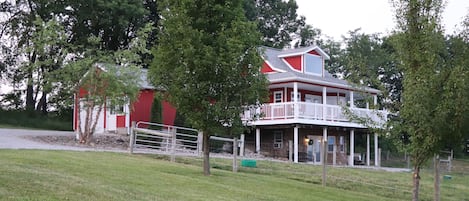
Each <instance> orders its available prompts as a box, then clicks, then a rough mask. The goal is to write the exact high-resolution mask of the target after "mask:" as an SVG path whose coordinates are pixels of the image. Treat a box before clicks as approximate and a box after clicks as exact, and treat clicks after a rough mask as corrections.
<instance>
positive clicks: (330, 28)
mask: <svg viewBox="0 0 469 201" xmlns="http://www.w3.org/2000/svg"><path fill="white" fill-rule="evenodd" d="M296 2H297V4H298V11H297V12H298V14H299V15H303V16H305V17H306V22H307V23H308V24H311V25H312V26H313V27H315V28H319V29H321V30H322V33H323V34H324V35H328V36H331V37H333V38H334V39H336V40H339V39H341V36H342V35H346V34H347V32H348V31H350V30H354V29H356V28H362V31H363V32H364V33H368V34H370V33H378V32H379V33H384V34H386V33H389V32H390V31H391V30H392V29H394V28H395V26H396V24H395V19H394V13H393V8H392V6H391V4H390V3H389V0H296ZM468 12H469V0H448V4H447V6H446V8H445V12H444V13H443V24H444V26H445V30H446V33H448V34H450V33H453V31H454V27H455V26H456V25H459V24H460V22H461V21H462V19H463V17H464V16H465V15H466V14H467V13H468Z"/></svg>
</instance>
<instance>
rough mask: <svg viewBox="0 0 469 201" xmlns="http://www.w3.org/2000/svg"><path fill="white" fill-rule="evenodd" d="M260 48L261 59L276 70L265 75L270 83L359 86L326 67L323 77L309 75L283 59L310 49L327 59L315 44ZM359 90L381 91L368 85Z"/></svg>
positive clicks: (353, 88)
mask: <svg viewBox="0 0 469 201" xmlns="http://www.w3.org/2000/svg"><path fill="white" fill-rule="evenodd" d="M261 50H263V52H264V56H263V59H264V60H265V61H266V62H267V63H268V64H269V65H270V66H271V67H272V69H274V70H276V71H277V72H275V73H269V74H267V75H266V77H267V79H268V80H269V81H270V82H271V83H274V82H289V81H302V82H307V83H311V84H319V85H326V86H334V87H339V88H344V89H350V90H357V88H359V87H357V86H355V85H352V84H350V83H349V82H348V81H346V80H342V79H338V78H335V77H334V76H332V74H330V73H329V72H328V71H327V70H326V69H324V77H321V76H316V75H311V74H305V73H302V72H298V71H295V70H293V69H292V68H290V67H289V66H288V64H287V63H286V62H285V61H284V60H283V58H285V57H290V56H297V55H302V54H305V53H308V52H310V51H312V50H315V51H316V52H318V53H319V54H320V55H321V56H323V54H324V58H325V59H329V55H327V54H326V53H325V52H324V51H323V50H322V49H321V48H319V47H318V46H316V45H313V46H309V47H303V48H297V49H289V50H281V49H276V48H271V47H265V46H262V47H261ZM359 90H364V91H367V92H370V93H375V94H379V93H381V92H380V91H379V90H377V89H373V88H370V87H363V88H360V89H359Z"/></svg>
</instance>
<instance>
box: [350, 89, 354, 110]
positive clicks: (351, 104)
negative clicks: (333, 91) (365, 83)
mask: <svg viewBox="0 0 469 201" xmlns="http://www.w3.org/2000/svg"><path fill="white" fill-rule="evenodd" d="M350 107H355V103H354V102H353V91H350Z"/></svg>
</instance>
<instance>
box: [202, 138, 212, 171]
mask: <svg viewBox="0 0 469 201" xmlns="http://www.w3.org/2000/svg"><path fill="white" fill-rule="evenodd" d="M203 132H204V134H203V139H202V145H203V151H204V175H205V176H210V161H209V160H210V145H209V139H210V134H209V133H208V132H207V131H203Z"/></svg>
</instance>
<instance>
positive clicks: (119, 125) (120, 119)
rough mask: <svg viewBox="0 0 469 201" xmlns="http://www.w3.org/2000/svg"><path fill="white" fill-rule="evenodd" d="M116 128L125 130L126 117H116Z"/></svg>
mask: <svg viewBox="0 0 469 201" xmlns="http://www.w3.org/2000/svg"><path fill="white" fill-rule="evenodd" d="M116 127H117V128H125V115H117V116H116Z"/></svg>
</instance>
